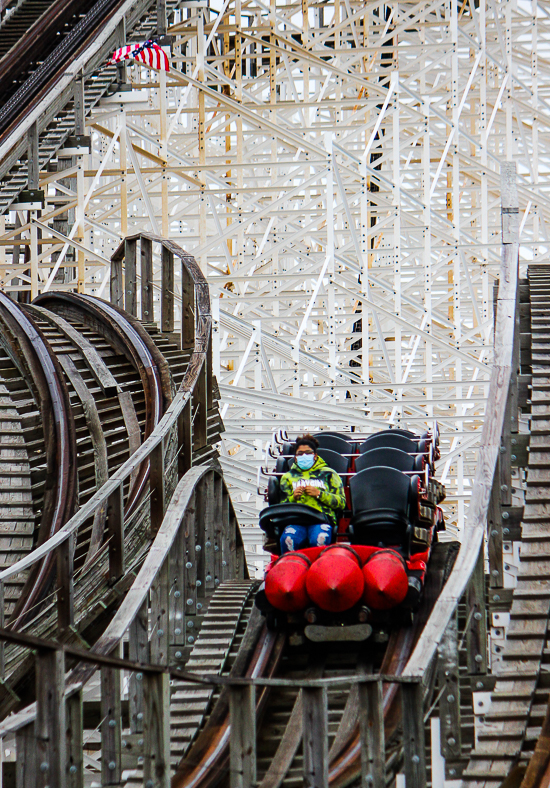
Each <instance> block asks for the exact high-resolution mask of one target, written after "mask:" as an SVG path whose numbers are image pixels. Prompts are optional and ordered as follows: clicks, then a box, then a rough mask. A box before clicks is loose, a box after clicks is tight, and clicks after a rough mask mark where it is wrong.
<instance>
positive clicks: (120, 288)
mask: <svg viewBox="0 0 550 788" xmlns="http://www.w3.org/2000/svg"><path fill="white" fill-rule="evenodd" d="M110 293H111V304H114V305H115V306H118V307H120V308H121V309H124V282H123V275H122V260H121V259H120V258H117V259H116V260H111V280H110Z"/></svg>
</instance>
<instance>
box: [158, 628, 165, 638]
mask: <svg viewBox="0 0 550 788" xmlns="http://www.w3.org/2000/svg"><path fill="white" fill-rule="evenodd" d="M163 635H164V629H159V631H158V636H159V638H161V637H162V636H163Z"/></svg>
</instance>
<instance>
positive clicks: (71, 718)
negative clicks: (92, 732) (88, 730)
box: [65, 689, 84, 788]
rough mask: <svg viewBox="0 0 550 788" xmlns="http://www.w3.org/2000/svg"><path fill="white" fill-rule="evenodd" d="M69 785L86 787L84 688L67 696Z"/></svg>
mask: <svg viewBox="0 0 550 788" xmlns="http://www.w3.org/2000/svg"><path fill="white" fill-rule="evenodd" d="M65 703H66V718H67V786H68V787H69V788H84V755H83V742H82V729H83V724H82V690H81V689H80V690H79V691H78V692H75V693H74V694H73V695H71V696H70V697H68V698H67V700H66V701H65Z"/></svg>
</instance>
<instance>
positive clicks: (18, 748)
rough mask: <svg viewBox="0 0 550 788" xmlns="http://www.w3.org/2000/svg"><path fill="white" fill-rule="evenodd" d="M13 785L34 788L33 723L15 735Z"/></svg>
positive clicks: (34, 754)
mask: <svg viewBox="0 0 550 788" xmlns="http://www.w3.org/2000/svg"><path fill="white" fill-rule="evenodd" d="M15 752H16V755H17V758H16V761H15V785H16V788H36V772H37V762H36V758H37V748H36V738H35V735H34V722H30V723H27V725H24V726H23V727H21V728H19V730H18V731H17V733H16V735H15Z"/></svg>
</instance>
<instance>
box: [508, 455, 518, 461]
mask: <svg viewBox="0 0 550 788" xmlns="http://www.w3.org/2000/svg"><path fill="white" fill-rule="evenodd" d="M510 459H511V460H512V462H515V461H516V460H517V457H516V455H515V454H512V456H511V457H510Z"/></svg>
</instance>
